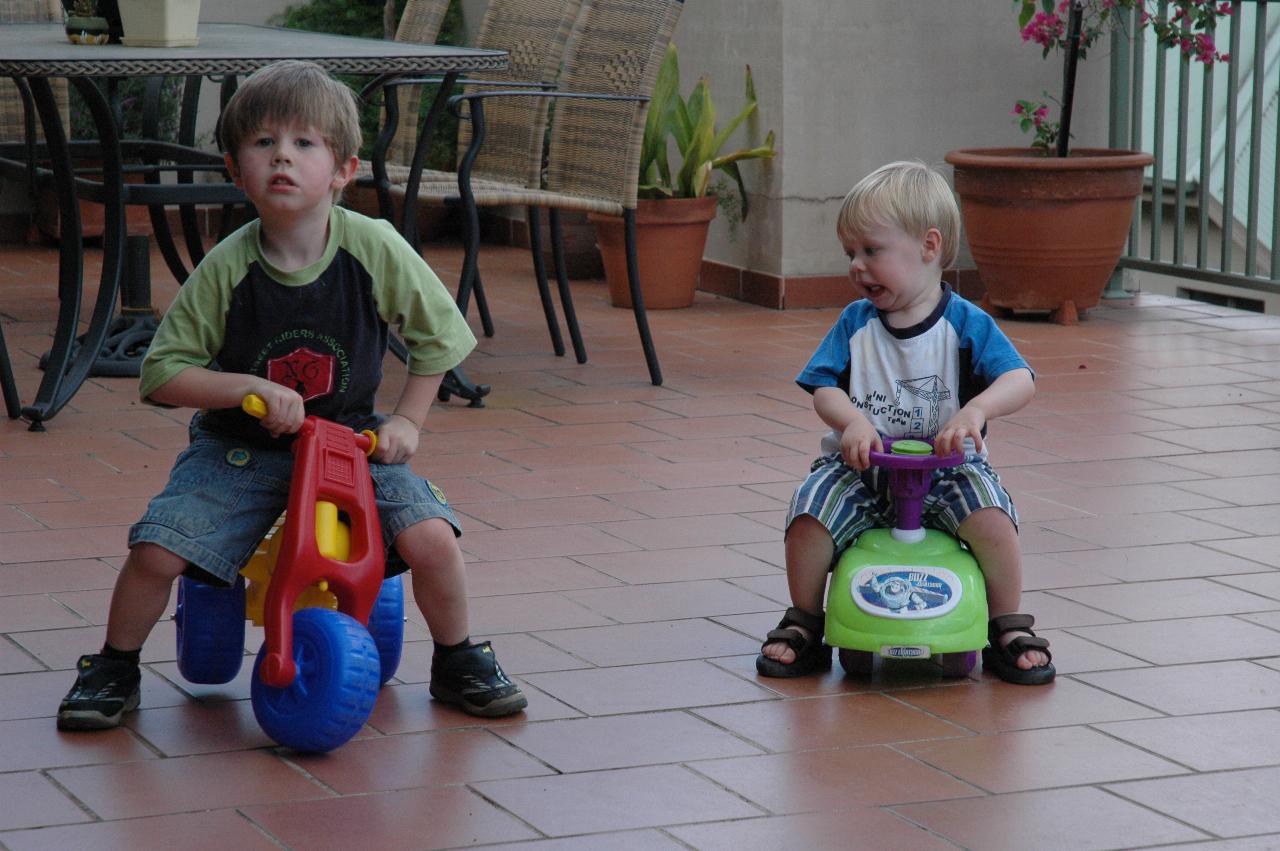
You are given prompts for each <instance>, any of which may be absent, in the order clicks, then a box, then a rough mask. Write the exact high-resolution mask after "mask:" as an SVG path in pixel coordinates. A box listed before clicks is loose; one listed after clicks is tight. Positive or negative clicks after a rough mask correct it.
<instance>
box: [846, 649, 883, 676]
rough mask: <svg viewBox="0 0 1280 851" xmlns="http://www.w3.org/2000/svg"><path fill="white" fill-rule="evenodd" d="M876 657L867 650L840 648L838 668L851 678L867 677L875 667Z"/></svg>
mask: <svg viewBox="0 0 1280 851" xmlns="http://www.w3.org/2000/svg"><path fill="white" fill-rule="evenodd" d="M875 664H876V656H875V654H874V653H871V652H870V651H867V650H849V649H847V648H844V647H842V648H840V667H842V668H844V672H845V673H846V674H848V675H849V676H851V677H869V676H871V671H872V669H873V668H874V667H875Z"/></svg>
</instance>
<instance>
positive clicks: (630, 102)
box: [406, 0, 684, 384]
mask: <svg viewBox="0 0 1280 851" xmlns="http://www.w3.org/2000/svg"><path fill="white" fill-rule="evenodd" d="M683 8H684V3H683V0H584V4H583V9H582V13H581V15H580V16H579V18H578V21H577V23H576V24H575V26H574V30H573V35H572V36H571V37H570V39H569V44H568V45H567V46H566V48H565V58H564V70H563V72H562V73H561V76H560V80H559V83H558V86H557V90H556V91H554V92H537V91H528V90H524V91H498V92H493V91H485V92H468V93H466V94H463V95H459V96H457V97H456V98H453V99H452V100H451V105H452V107H453V108H454V109H455V110H457V111H459V112H462V111H463V110H464V109H465V110H466V111H465V116H466V117H468V118H469V119H470V122H471V133H472V139H471V144H470V146H469V147H468V150H467V152H466V154H465V155H464V157H463V159H462V162H461V164H460V166H459V170H458V185H457V189H456V192H451V193H449V194H445V191H444V190H443V189H439V190H437V189H436V187H435V186H434V185H427V186H425V187H423V189H422V190H421V191H422V192H423V194H426V195H427V197H430V198H440V199H441V200H447V199H448V198H450V197H460V198H461V201H462V204H463V205H464V207H465V209H466V214H467V220H468V228H467V247H466V257H465V259H464V261H463V268H462V276H461V280H460V283H459V286H458V301H459V304H460V305H462V306H464V308H465V305H466V303H467V299H468V296H469V293H470V289H471V287H472V285H473V284H474V283H475V282H476V281H477V280H478V276H477V265H476V264H477V259H478V255H479V251H480V240H479V218H478V212H477V208H478V207H480V206H486V205H507V204H523V205H526V206H527V207H529V208H531V209H535V208H538V207H547V208H548V209H549V210H550V216H551V218H550V224H551V232H552V239H553V243H554V244H553V250H554V251H555V254H556V260H557V262H556V267H557V268H556V273H557V280H558V284H559V292H560V301H561V306H562V309H563V310H564V315H565V321H566V324H567V325H568V327H569V333H570V336H571V339H572V340H573V346H574V352H575V354H576V355H577V358H578V362H579V363H585V362H586V351H585V348H584V347H583V345H582V337H581V333H580V331H579V329H578V324H577V318H576V315H575V313H574V310H573V300H572V295H571V293H570V290H569V286H568V281H567V280H566V276H565V275H564V269H563V264H562V263H561V262H559V261H560V257H559V254H560V250H561V243H560V239H561V235H560V221H559V215H558V211H559V210H586V211H594V212H601V213H605V214H609V215H619V216H621V217H622V219H623V225H624V233H625V240H626V250H627V277H628V282H629V284H630V289H631V298H632V309H633V311H634V313H635V320H636V328H637V330H638V332H639V334H640V342H641V345H642V347H643V349H644V357H645V364H646V366H647V367H648V369H649V377H650V380H651V381H652V382H653V383H654V384H661V383H662V371H661V368H660V367H659V364H658V356H657V353H656V351H655V350H654V346H653V339H652V336H651V335H650V333H649V322H648V318H647V317H646V314H645V309H644V297H643V295H642V294H641V292H640V281H639V272H638V270H637V264H636V254H635V208H636V193H637V189H638V183H639V167H640V166H639V163H640V144H641V141H642V140H643V138H644V123H645V115H646V113H647V110H648V101H649V96H650V94H651V92H652V91H653V86H654V83H655V82H656V79H657V75H658V68H659V66H660V65H661V62H662V57H663V55H664V54H665V52H666V49H667V44H668V43H669V42H670V40H671V35H672V33H673V31H674V30H675V26H676V22H677V21H678V20H679V17H680V13H681V11H682V10H683ZM509 99H516V100H537V101H539V102H542V101H546V100H554V102H555V116H554V118H553V119H552V121H551V137H550V140H549V143H548V147H547V162H546V169H545V175H546V176H545V180H544V182H543V184H542V186H541V187H540V188H534V187H533V186H532V185H530V184H531V181H529V182H519V181H514V180H513V181H508V182H505V183H501V182H498V181H494V180H491V179H487V178H488V175H482V177H485V178H486V179H484V180H477V179H476V178H475V176H474V175H475V163H476V162H478V161H479V160H480V156H481V155H482V153H483V151H484V150H485V149H486V147H487V146H488V145H490V144H492V141H491V140H490V138H489V120H488V113H489V111H490V107H489V106H488V102H489V101H494V102H495V105H496V103H497V102H500V101H506V100H509ZM464 105H465V106H464ZM412 189H413V187H412V186H411V187H410V192H412ZM437 192H439V194H436V193H437ZM410 199H411V196H410ZM410 199H407V200H406V204H408V203H409V200H410ZM530 224H531V235H532V233H534V232H536V231H534V230H533V228H534V227H536V225H537V221H536V219H533V220H531V223H530ZM532 241H534V240H532V239H531V242H532ZM538 256H539V255H535V258H536V257H538ZM539 268H540V265H539ZM540 278H541V276H540ZM545 286H546V284H545V279H544V278H541V279H540V280H539V287H540V288H543V289H544V290H545Z"/></svg>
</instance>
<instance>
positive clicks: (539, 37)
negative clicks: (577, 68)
mask: <svg viewBox="0 0 1280 851" xmlns="http://www.w3.org/2000/svg"><path fill="white" fill-rule="evenodd" d="M580 8H581V2H580V0H490V2H489V7H488V9H487V10H486V11H485V15H484V20H483V21H482V22H481V24H480V29H479V31H478V32H477V33H476V42H475V47H479V48H485V49H497V50H505V51H507V57H508V58H507V68H506V70H505V71H503V72H499V73H496V74H486V75H483V77H484V79H488V80H498V81H502V82H509V83H522V84H524V83H536V84H543V85H547V86H550V85H553V84H555V82H556V79H557V77H559V75H560V66H561V62H562V60H563V57H564V49H565V42H566V41H568V39H569V37H570V33H571V32H572V31H573V26H574V22H575V21H576V20H577V19H578V13H579V9H580ZM478 76H479V75H478ZM486 88H489V89H492V88H493V87H492V86H485V87H476V86H472V87H468V89H467V90H468V91H483V90H484V89H486ZM485 107H486V108H485V126H486V132H485V140H484V147H483V148H481V150H480V153H479V155H478V156H477V157H476V160H475V163H474V164H473V165H472V171H471V173H472V174H473V175H474V176H476V177H479V178H482V179H488V180H497V181H501V182H503V183H515V184H518V185H521V186H527V187H531V188H538V187H539V186H540V185H541V183H542V152H543V147H544V143H545V137H546V129H547V111H548V103H547V100H546V99H545V98H494V99H492V100H490V101H489V102H488V103H487V104H486V105H485ZM557 108H558V107H557ZM470 143H471V125H470V124H469V123H468V122H462V124H461V125H460V126H459V128H458V158H459V159H461V158H462V155H463V154H464V153H465V152H466V150H467V146H468V145H469V144H470Z"/></svg>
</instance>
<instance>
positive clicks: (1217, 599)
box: [1054, 579, 1277, 620]
mask: <svg viewBox="0 0 1280 851" xmlns="http://www.w3.org/2000/svg"><path fill="white" fill-rule="evenodd" d="M1054 594H1055V595H1058V596H1061V597H1066V598H1067V599H1069V600H1075V601H1076V602H1078V603H1082V604H1084V605H1087V606H1089V607H1091V608H1095V609H1099V610H1101V611H1104V612H1110V613H1112V614H1116V615H1120V616H1121V617H1123V618H1128V619H1129V620H1162V619H1164V618H1187V617H1201V616H1205V615H1221V614H1238V613H1241V612H1262V611H1268V610H1271V609H1275V608H1277V601H1276V600H1273V599H1271V598H1268V597H1262V596H1259V595H1257V594H1250V593H1249V592H1247V591H1241V590H1239V589H1238V588H1230V587H1227V586H1225V585H1220V584H1218V583H1216V582H1210V581H1209V580H1207V579H1165V580H1159V581H1155V582H1126V583H1122V584H1119V585H1096V586H1093V587H1089V588H1062V589H1058V590H1056V591H1054Z"/></svg>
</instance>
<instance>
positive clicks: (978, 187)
mask: <svg viewBox="0 0 1280 851" xmlns="http://www.w3.org/2000/svg"><path fill="white" fill-rule="evenodd" d="M1014 7H1015V8H1016V9H1017V10H1018V13H1019V18H1018V26H1019V28H1020V30H1021V33H1022V38H1023V40H1024V41H1030V42H1034V43H1036V44H1038V45H1040V46H1041V47H1042V48H1043V54H1042V55H1043V56H1048V55H1049V53H1051V52H1053V51H1055V50H1058V49H1061V50H1062V51H1063V91H1062V97H1061V99H1060V100H1058V102H1059V104H1060V106H1061V114H1060V118H1059V120H1058V121H1051V120H1050V119H1049V117H1048V111H1049V109H1048V106H1047V105H1046V104H1045V103H1044V102H1042V101H1038V100H1030V99H1024V100H1019V101H1017V103H1016V104H1015V106H1014V110H1013V115H1014V118H1015V120H1016V121H1017V123H1018V124H1019V125H1020V126H1021V128H1022V129H1023V130H1024V131H1026V132H1029V133H1032V134H1033V142H1032V146H1031V148H1029V149H1027V148H968V149H960V150H955V151H952V152H950V153H948V154H947V155H946V160H947V162H949V163H951V164H952V165H953V166H954V167H955V188H956V194H958V195H959V196H960V207H961V212H962V214H963V217H964V225H965V230H966V232H967V234H968V241H969V247H970V250H971V252H972V254H973V259H974V263H975V264H976V265H977V267H978V274H979V276H980V277H981V279H982V283H983V286H984V288H985V290H986V294H985V296H984V302H985V305H986V306H987V308H988V309H990V310H993V311H995V312H1003V313H1008V312H1012V311H1045V310H1047V311H1049V312H1050V315H1051V318H1052V319H1053V320H1054V321H1056V322H1059V323H1062V324H1073V323H1075V322H1076V320H1077V318H1078V315H1079V312H1080V311H1083V310H1087V309H1088V308H1090V307H1093V306H1095V305H1097V303H1098V300H1099V299H1100V298H1101V296H1102V291H1103V289H1104V288H1105V287H1106V284H1107V280H1108V279H1109V278H1110V276H1111V273H1112V272H1113V271H1114V270H1115V266H1116V263H1117V262H1118V261H1119V259H1120V253H1121V251H1123V249H1124V242H1125V238H1126V236H1127V234H1128V229H1129V225H1130V222H1131V221H1132V219H1133V208H1134V204H1135V202H1136V200H1137V198H1138V196H1139V194H1140V193H1141V191H1142V176H1143V172H1144V170H1145V169H1146V167H1147V166H1149V165H1150V164H1151V162H1152V157H1151V155H1150V154H1147V153H1145V152H1142V151H1128V150H1117V149H1107V148H1075V149H1071V148H1070V141H1071V129H1070V128H1071V112H1072V104H1073V100H1074V97H1075V75H1076V65H1077V62H1078V61H1079V60H1080V59H1083V58H1085V56H1086V53H1087V51H1088V49H1089V47H1090V46H1092V45H1093V43H1094V42H1095V41H1096V40H1097V39H1098V38H1099V37H1100V36H1101V35H1102V34H1103V33H1104V32H1107V31H1109V30H1110V29H1111V28H1112V27H1116V26H1125V24H1126V22H1127V21H1129V20H1130V19H1131V18H1132V17H1133V16H1132V15H1131V14H1130V13H1136V20H1137V25H1138V27H1140V28H1145V27H1152V28H1154V30H1155V34H1156V40H1157V43H1158V44H1159V45H1160V46H1161V47H1177V48H1179V50H1180V51H1181V53H1182V56H1183V59H1184V61H1193V60H1194V61H1200V62H1205V63H1207V64H1212V63H1214V62H1217V61H1226V60H1227V58H1228V57H1226V56H1225V55H1223V54H1220V53H1218V52H1217V50H1216V48H1215V46H1214V42H1213V32H1214V27H1215V25H1216V23H1217V21H1218V19H1219V18H1220V17H1221V16H1222V15H1224V14H1227V13H1229V10H1230V6H1229V4H1225V3H1223V4H1219V3H1217V2H1214V1H1213V0H1171V2H1170V3H1169V8H1171V10H1172V11H1171V13H1170V14H1169V15H1168V16H1161V15H1160V14H1158V13H1157V12H1158V10H1159V9H1160V8H1164V4H1163V3H1159V2H1155V0H1061V2H1056V0H1014ZM1064 13H1066V15H1067V17H1066V19H1065V20H1064V18H1063V17H1062V16H1063V14H1064Z"/></svg>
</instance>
